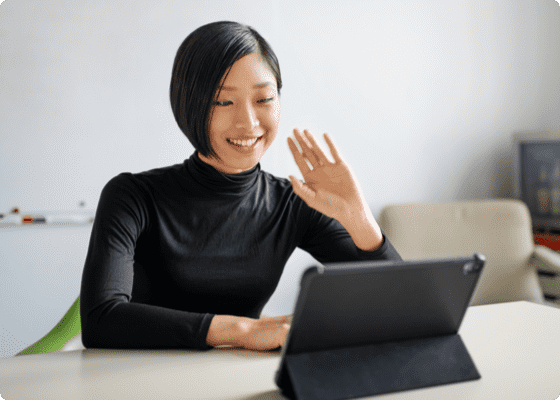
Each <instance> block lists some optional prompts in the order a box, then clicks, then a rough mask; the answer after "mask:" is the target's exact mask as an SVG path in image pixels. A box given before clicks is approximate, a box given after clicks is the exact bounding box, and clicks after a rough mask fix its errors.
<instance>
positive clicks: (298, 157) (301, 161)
mask: <svg viewBox="0 0 560 400" xmlns="http://www.w3.org/2000/svg"><path fill="white" fill-rule="evenodd" d="M288 147H289V148H290V151H291V152H292V155H293V156H294V160H295V162H296V164H297V166H298V168H299V170H300V171H301V173H302V174H303V176H305V175H306V174H307V173H309V172H310V171H311V168H309V165H307V163H306V162H305V158H304V157H303V155H302V154H301V153H300V151H299V150H298V148H297V147H296V144H295V142H294V140H293V139H292V138H291V137H289V138H288Z"/></svg>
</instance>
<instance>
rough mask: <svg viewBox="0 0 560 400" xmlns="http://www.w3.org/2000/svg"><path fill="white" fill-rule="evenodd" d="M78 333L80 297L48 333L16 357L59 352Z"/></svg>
mask: <svg viewBox="0 0 560 400" xmlns="http://www.w3.org/2000/svg"><path fill="white" fill-rule="evenodd" d="M80 333H82V322H81V319H80V296H78V298H77V299H76V301H75V302H74V304H72V307H70V309H69V310H68V312H67V313H66V314H65V315H64V317H62V319H61V320H60V322H59V323H58V324H57V325H56V326H55V327H54V328H53V329H52V330H51V331H50V332H49V333H47V334H46V335H45V336H44V337H43V338H41V339H39V340H38V341H37V342H35V343H33V344H32V345H31V346H29V347H27V348H26V349H24V350H22V351H20V352H19V353H18V354H16V356H22V355H25V354H37V353H54V352H57V351H60V349H61V348H62V347H63V346H64V345H65V344H66V343H68V341H70V339H72V338H74V337H75V336H76V335H78V334H80Z"/></svg>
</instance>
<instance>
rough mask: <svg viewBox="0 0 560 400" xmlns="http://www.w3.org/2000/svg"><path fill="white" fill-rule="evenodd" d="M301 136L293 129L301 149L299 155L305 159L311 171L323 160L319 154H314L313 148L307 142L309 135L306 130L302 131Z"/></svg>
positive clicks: (310, 143) (314, 149)
mask: <svg viewBox="0 0 560 400" xmlns="http://www.w3.org/2000/svg"><path fill="white" fill-rule="evenodd" d="M303 132H304V134H303V135H302V134H301V133H300V132H299V130H297V129H294V136H295V138H296V140H297V142H298V144H299V146H300V147H301V154H302V156H303V158H305V159H307V160H308V161H309V163H310V164H311V166H312V167H313V169H315V168H317V166H319V165H322V164H323V160H322V159H321V158H320V154H319V153H317V152H316V148H315V147H314V146H313V144H312V142H311V141H310V140H309V137H310V136H311V134H309V132H308V131H307V130H304V131H303Z"/></svg>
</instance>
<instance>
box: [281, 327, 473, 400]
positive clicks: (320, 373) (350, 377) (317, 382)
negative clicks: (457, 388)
mask: <svg viewBox="0 0 560 400" xmlns="http://www.w3.org/2000/svg"><path fill="white" fill-rule="evenodd" d="M285 357H286V358H285V363H286V369H287V372H288V379H289V380H290V383H291V385H290V386H291V387H290V389H292V390H293V395H294V397H295V398H296V399H299V400H311V399H321V400H338V399H348V398H355V397H363V396H371V395H376V394H381V393H390V392H396V391H402V390H409V389H415V388H421V387H427V386H437V385H443V384H447V383H453V382H461V381H468V380H474V379H478V378H480V375H479V373H478V371H477V369H476V367H475V365H474V363H473V361H472V359H471V357H470V356H469V353H468V352H467V349H466V347H465V345H464V344H463V341H462V340H461V338H460V336H459V335H457V334H452V335H445V336H438V337H432V338H423V339H413V340H404V341H398V342H385V343H377V344H373V345H366V346H359V347H349V348H343V349H335V350H323V351H314V352H308V353H300V354H286V355H285Z"/></svg>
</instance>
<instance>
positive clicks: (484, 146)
mask: <svg viewBox="0 0 560 400" xmlns="http://www.w3.org/2000/svg"><path fill="white" fill-rule="evenodd" d="M219 20H234V21H238V22H242V23H245V24H248V25H251V26H252V27H254V28H255V29H257V31H259V33H261V35H263V36H264V37H265V38H266V39H267V41H268V42H269V43H270V44H271V46H272V47H273V49H274V51H275V52H276V55H277V56H278V58H279V61H280V67H281V72H282V79H283V84H284V87H283V88H282V93H281V104H282V114H281V122H280V131H279V135H278V138H277V141H276V143H275V144H274V145H273V146H272V147H271V148H270V150H269V151H268V153H267V154H266V155H265V157H264V158H263V159H262V162H261V166H262V168H263V169H264V170H266V171H268V172H271V173H273V174H275V175H277V176H281V177H287V176H288V175H289V174H293V175H296V176H301V175H300V174H299V171H298V169H297V166H296V165H295V162H294V161H293V159H292V157H291V155H290V153H289V149H288V146H287V144H286V138H287V137H288V135H290V134H291V131H292V129H293V128H295V127H298V128H300V129H304V128H307V129H309V130H310V131H311V132H313V133H315V134H317V135H320V134H322V133H323V132H328V133H329V134H330V135H331V137H332V138H333V139H334V141H335V143H336V144H337V145H338V147H339V149H340V151H341V153H342V155H343V156H344V157H345V158H346V160H347V161H348V162H349V163H350V165H351V167H352V168H353V170H354V172H355V174H356V176H357V178H358V180H359V182H360V183H361V186H362V189H363V191H364V193H365V196H366V198H367V200H368V203H369V205H370V207H371V209H372V212H373V214H374V216H377V215H378V213H379V211H380V210H381V208H382V207H383V206H384V205H386V204H388V203H398V202H422V201H430V202H432V201H433V202H445V201H453V200H463V199H466V200H468V199H485V198H512V197H515V193H514V180H515V178H514V164H515V160H514V157H513V155H514V153H515V149H514V147H515V143H514V141H513V140H512V135H513V134H515V133H516V132H524V131H543V130H544V131H548V130H556V131H558V130H560V7H559V6H558V3H557V2H556V1H554V0H515V1H507V0H484V1H482V0H481V1H472V0H469V1H453V2H450V1H448V0H423V1H422V0H420V1H418V0H417V1H402V0H377V1H375V2H372V1H369V0H368V1H344V2H341V1H330V0H326V1H325V0H323V1H302V0H298V1H286V0H274V1H273V0H269V1H266V0H259V1H249V0H247V1H192V0H177V1H174V0H160V1H158V2H153V1H146V0H134V1H132V0H119V1H113V0H97V1H90V2H75V1H63V0H51V1H48V2H46V1H33V0H6V1H4V2H3V3H2V4H1V5H0V213H2V214H4V215H5V216H8V215H9V214H10V211H11V210H12V209H13V208H16V207H17V208H18V209H19V210H20V213H36V214H41V215H44V216H51V215H62V214H67V215H74V214H77V213H82V214H83V213H86V214H87V213H89V214H90V215H93V214H94V213H95V208H96V205H97V201H98V199H99V194H100V192H101V189H102V188H103V186H104V185H105V183H106V182H107V181H108V180H109V179H111V178H112V177H113V176H115V175H117V174H119V173H120V172H125V171H126V172H140V171H144V170H148V169H152V168H157V167H162V166H166V165H171V164H177V163H181V162H183V160H185V159H186V158H188V157H189V156H190V155H191V154H192V153H193V151H194V149H193V147H192V146H191V145H190V143H189V142H188V140H187V139H186V138H185V136H184V135H183V134H182V133H181V131H180V130H179V128H178V127H177V125H176V123H175V120H174V118H173V115H172V112H171V108H170V105H169V96H168V89H169V82H170V78H171V68H172V64H173V60H174V57H175V52H176V51H177V48H178V46H179V45H180V44H181V42H182V41H183V40H184V38H185V37H186V36H187V35H188V34H189V33H190V32H191V31H193V30H194V29H196V28H197V27H199V26H201V25H203V24H206V23H209V22H213V21H219ZM87 220H88V219H87V218H86V223H83V224H80V223H76V224H70V225H65V226H62V225H50V224H43V225H41V226H39V225H36V224H29V225H27V226H21V227H13V226H12V227H5V228H3V229H0V357H9V356H12V355H14V354H15V353H17V352H18V351H20V350H21V349H23V348H24V347H26V346H28V345H29V344H31V343H33V342H35V341H36V340H38V339H39V338H40V337H42V336H43V335H45V334H46V333H47V332H48V331H50V330H51V329H52V328H53V327H54V326H55V324H56V323H57V322H58V321H59V320H60V318H61V317H62V316H63V315H64V313H65V312H66V311H67V310H68V308H69V307H70V305H71V304H72V303H73V301H74V300H75V299H76V297H77V296H78V295H79V289H80V280H81V274H82V268H83V263H84V259H85V255H86V252H87V246H88V240H89V234H90V231H91V224H90V223H87ZM6 226H7V225H6ZM312 261H313V259H312V258H311V257H310V256H309V255H308V254H306V253H304V252H303V251H299V250H297V251H296V252H295V253H294V255H293V256H292V258H291V259H290V261H289V263H288V265H287V266H286V270H285V274H284V275H283V277H282V280H281V281H280V284H279V286H278V289H277V290H276V292H275V294H274V295H273V297H272V299H271V300H270V302H269V303H268V304H267V306H266V308H265V310H264V312H265V313H267V314H270V315H280V314H287V313H290V312H291V311H292V307H293V305H294V300H295V296H296V294H297V290H298V282H299V277H300V274H301V272H302V270H303V269H304V268H305V267H307V266H308V265H309V264H310V263H311V262H312Z"/></svg>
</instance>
